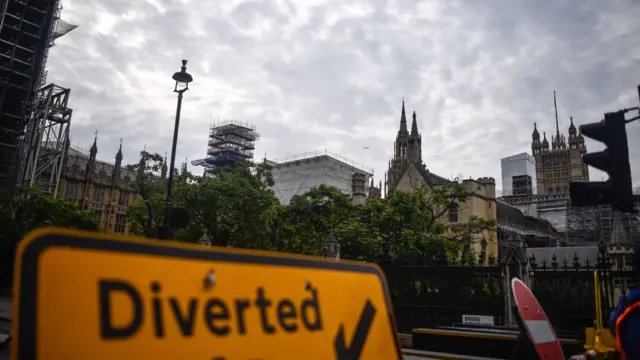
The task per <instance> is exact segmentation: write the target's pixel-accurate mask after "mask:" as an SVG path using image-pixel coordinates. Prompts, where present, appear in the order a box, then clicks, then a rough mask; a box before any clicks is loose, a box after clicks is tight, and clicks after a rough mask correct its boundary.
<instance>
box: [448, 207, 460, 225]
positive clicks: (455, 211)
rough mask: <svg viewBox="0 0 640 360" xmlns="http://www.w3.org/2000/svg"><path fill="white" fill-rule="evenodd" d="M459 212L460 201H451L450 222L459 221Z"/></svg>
mask: <svg viewBox="0 0 640 360" xmlns="http://www.w3.org/2000/svg"><path fill="white" fill-rule="evenodd" d="M458 212H460V205H458V203H455V202H454V203H451V205H449V222H451V223H457V222H458Z"/></svg>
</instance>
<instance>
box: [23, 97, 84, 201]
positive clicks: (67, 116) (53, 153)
mask: <svg viewBox="0 0 640 360" xmlns="http://www.w3.org/2000/svg"><path fill="white" fill-rule="evenodd" d="M69 93H70V90H69V89H65V88H62V87H59V86H57V85H54V84H49V85H47V86H45V87H43V88H42V89H41V90H40V93H39V94H38V102H37V104H36V106H35V108H34V111H33V118H32V119H31V121H29V124H28V129H27V137H26V138H27V139H28V143H27V146H26V158H27V161H26V166H25V168H24V178H23V181H22V183H24V184H25V185H29V186H30V187H34V188H38V189H40V190H41V191H43V192H45V193H48V194H50V195H52V196H54V197H55V196H57V194H58V187H59V184H60V176H61V174H62V172H63V166H64V162H65V159H66V156H67V149H68V146H67V145H68V143H69V127H70V125H71V114H72V112H73V111H72V110H71V109H69V108H68V103H69Z"/></svg>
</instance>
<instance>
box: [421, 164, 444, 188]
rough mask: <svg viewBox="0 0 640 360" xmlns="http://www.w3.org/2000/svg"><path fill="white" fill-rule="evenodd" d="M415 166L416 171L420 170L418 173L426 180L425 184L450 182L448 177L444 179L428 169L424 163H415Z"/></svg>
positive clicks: (433, 184) (434, 184)
mask: <svg viewBox="0 0 640 360" xmlns="http://www.w3.org/2000/svg"><path fill="white" fill-rule="evenodd" d="M416 167H417V168H418V172H420V175H422V178H423V179H424V180H425V181H426V182H427V185H429V186H437V185H445V184H447V183H449V182H450V180H449V179H446V178H444V177H442V176H440V175H436V174H434V173H432V172H431V171H429V170H428V169H427V167H426V166H425V165H424V164H420V165H417V166H416Z"/></svg>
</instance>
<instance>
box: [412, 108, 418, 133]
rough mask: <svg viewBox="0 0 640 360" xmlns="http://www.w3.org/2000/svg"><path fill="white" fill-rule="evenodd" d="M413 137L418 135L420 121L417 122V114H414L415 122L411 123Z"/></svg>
mask: <svg viewBox="0 0 640 360" xmlns="http://www.w3.org/2000/svg"><path fill="white" fill-rule="evenodd" d="M411 135H414V136H415V135H418V121H417V120H416V112H415V111H414V112H413V121H412V122H411Z"/></svg>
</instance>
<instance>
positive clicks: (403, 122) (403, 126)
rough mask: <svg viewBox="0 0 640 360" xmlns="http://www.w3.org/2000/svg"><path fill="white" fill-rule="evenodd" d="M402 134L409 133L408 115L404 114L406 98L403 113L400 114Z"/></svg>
mask: <svg viewBox="0 0 640 360" xmlns="http://www.w3.org/2000/svg"><path fill="white" fill-rule="evenodd" d="M400 132H408V131H407V115H406V114H405V112H404V98H402V113H401V114H400Z"/></svg>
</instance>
